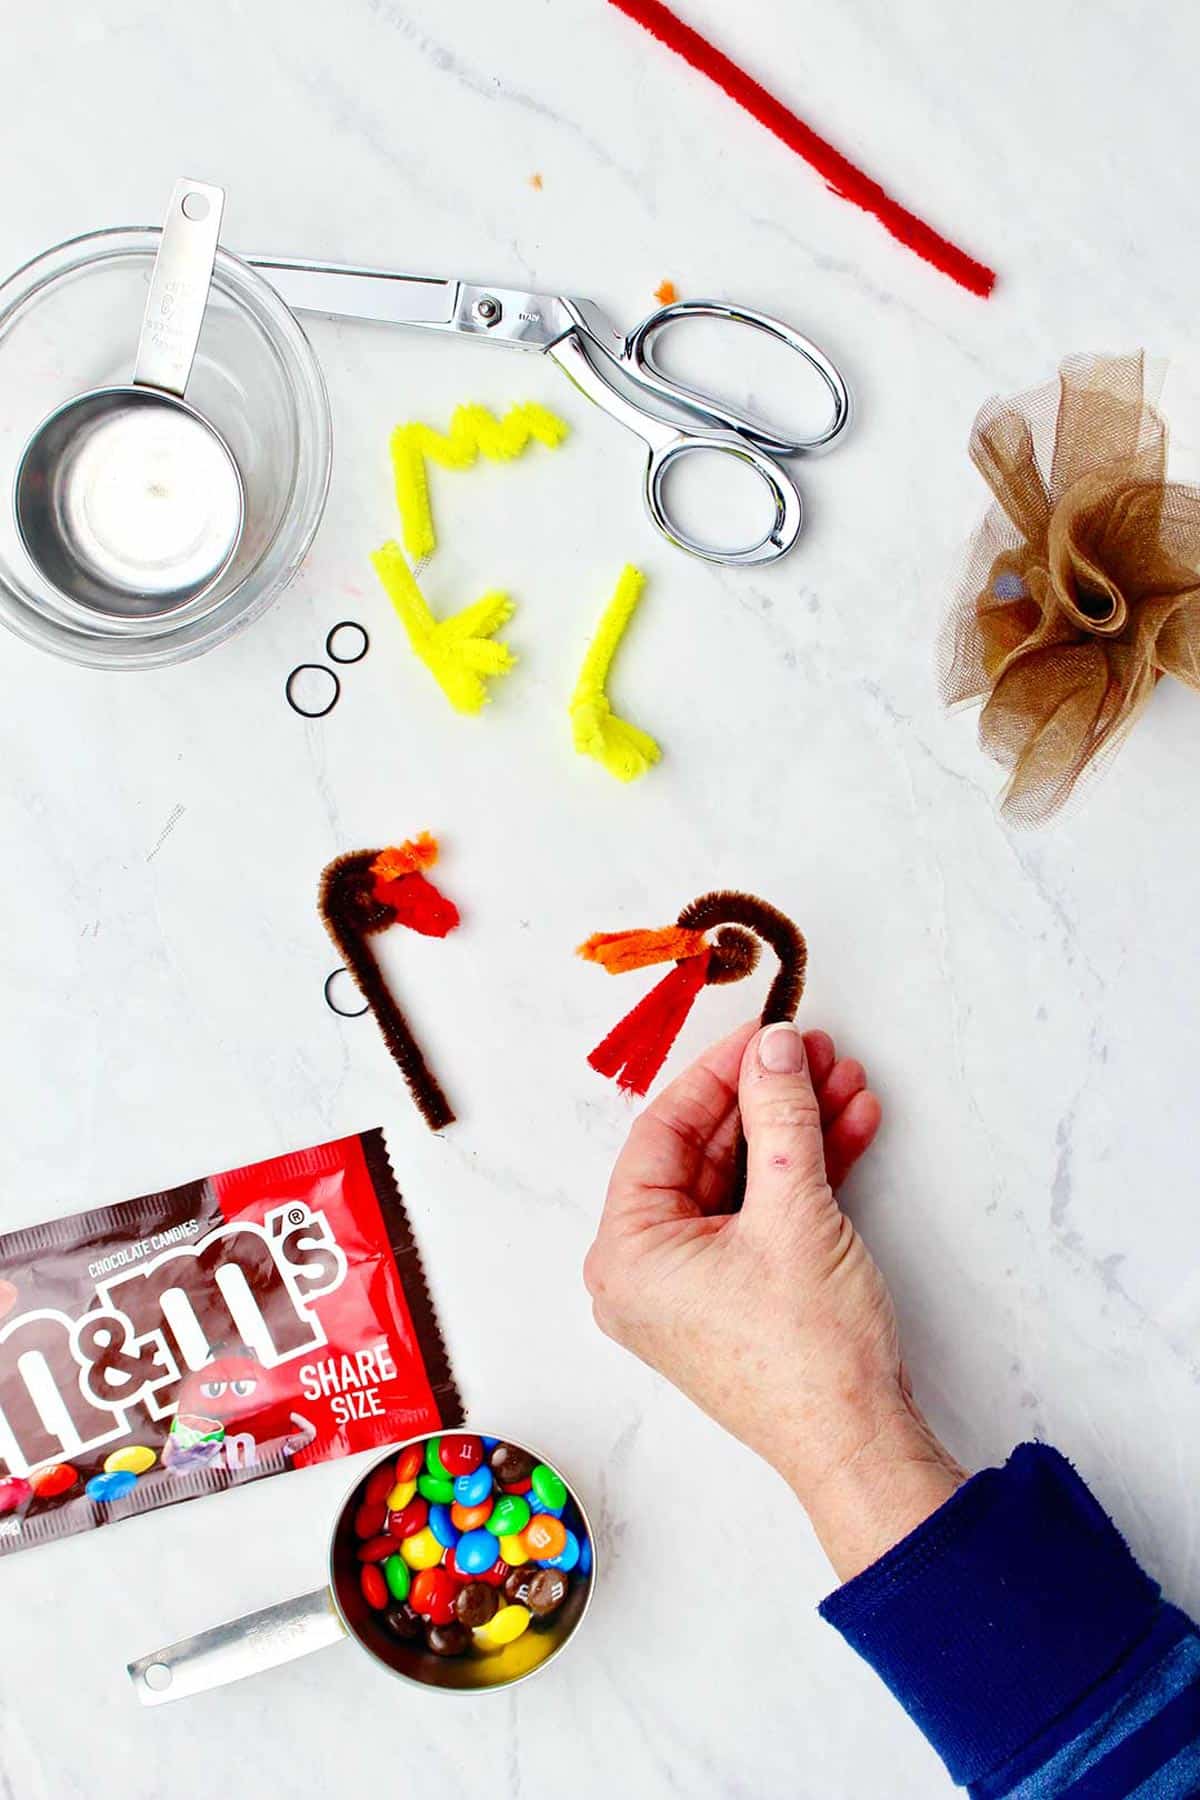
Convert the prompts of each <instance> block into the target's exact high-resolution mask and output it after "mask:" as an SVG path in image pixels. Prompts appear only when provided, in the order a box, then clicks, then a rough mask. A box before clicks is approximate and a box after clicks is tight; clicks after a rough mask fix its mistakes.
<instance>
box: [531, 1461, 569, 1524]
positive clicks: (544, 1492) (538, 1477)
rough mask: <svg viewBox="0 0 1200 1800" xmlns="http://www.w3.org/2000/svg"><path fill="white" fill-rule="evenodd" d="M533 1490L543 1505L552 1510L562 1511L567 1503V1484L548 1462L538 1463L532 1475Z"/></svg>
mask: <svg viewBox="0 0 1200 1800" xmlns="http://www.w3.org/2000/svg"><path fill="white" fill-rule="evenodd" d="M529 1479H530V1481H531V1483H532V1485H533V1491H534V1493H535V1494H536V1495H537V1497H538V1499H539V1500H540V1501H541V1503H542V1505H543V1506H544V1507H546V1508H547V1509H548V1510H549V1511H552V1512H561V1511H562V1509H563V1507H564V1506H565V1505H566V1504H567V1484H566V1482H565V1481H564V1480H563V1478H562V1476H561V1475H559V1474H557V1473H556V1472H555V1471H554V1470H553V1469H552V1468H550V1466H549V1465H548V1464H547V1463H538V1465H537V1467H536V1468H535V1469H534V1471H533V1473H532V1475H531V1476H530V1478H529Z"/></svg>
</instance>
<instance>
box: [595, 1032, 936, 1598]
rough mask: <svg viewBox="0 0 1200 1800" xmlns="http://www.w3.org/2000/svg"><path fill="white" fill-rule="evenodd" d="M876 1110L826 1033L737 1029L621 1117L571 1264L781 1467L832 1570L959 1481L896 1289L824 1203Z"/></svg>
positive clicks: (603, 1308)
mask: <svg viewBox="0 0 1200 1800" xmlns="http://www.w3.org/2000/svg"><path fill="white" fill-rule="evenodd" d="M880 1116H881V1109H880V1104H879V1101H878V1099H877V1098H876V1097H875V1095H874V1094H872V1093H871V1092H870V1090H869V1089H868V1087H867V1083H866V1075H865V1073H864V1071H863V1069H862V1066H861V1064H859V1063H857V1062H853V1061H847V1060H843V1061H839V1060H838V1058H837V1053H836V1050H835V1048H834V1044H833V1041H832V1039H831V1038H830V1037H828V1036H827V1034H826V1033H825V1032H822V1031H811V1032H808V1033H806V1034H804V1036H803V1037H802V1036H801V1034H800V1033H799V1032H798V1031H797V1030H796V1029H795V1027H794V1026H791V1025H773V1026H769V1027H768V1028H767V1029H766V1030H765V1031H762V1032H758V1031H755V1030H754V1029H753V1027H750V1026H745V1027H743V1028H742V1029H741V1030H740V1031H737V1032H735V1033H734V1034H733V1035H732V1037H729V1038H726V1039H725V1041H724V1042H723V1043H721V1044H718V1045H716V1046H715V1048H714V1049H712V1050H710V1051H709V1052H708V1053H707V1054H706V1055H704V1056H702V1057H701V1058H700V1059H699V1061H698V1062H696V1063H694V1064H693V1066H692V1067H691V1068H690V1069H688V1070H687V1071H686V1072H685V1073H684V1074H683V1075H681V1076H679V1077H678V1079H677V1080H676V1081H674V1082H673V1083H672V1084H671V1086H670V1087H668V1088H667V1089H666V1090H665V1091H664V1092H663V1093H662V1094H661V1095H660V1096H659V1098H658V1099H657V1100H655V1101H654V1102H653V1104H652V1105H650V1106H649V1107H647V1108H646V1110H645V1111H644V1112H643V1113H642V1114H641V1116H640V1117H639V1118H638V1119H637V1120H636V1122H635V1123H634V1125H633V1128H632V1130H631V1131H630V1134H629V1138H628V1141H627V1143H626V1145H625V1148H624V1150H623V1151H622V1152H621V1155H620V1157H619V1158H618V1160H617V1165H616V1167H615V1169H614V1170H613V1175H612V1180H611V1182H610V1184H609V1190H608V1199H607V1201H606V1204H605V1209H604V1216H603V1218H602V1219H601V1222H600V1227H599V1230H598V1232H597V1235H596V1240H595V1242H594V1243H593V1245H592V1247H591V1250H590V1251H589V1252H588V1256H587V1260H586V1263H585V1265H584V1279H585V1281H586V1283H587V1286H588V1290H589V1292H590V1293H591V1295H592V1297H593V1303H594V1305H593V1310H594V1312H595V1316H596V1322H597V1323H598V1324H599V1326H600V1328H601V1330H603V1331H604V1332H606V1333H607V1334H608V1336H610V1337H612V1338H615V1339H616V1340H617V1342H618V1343H621V1344H623V1345H624V1346H625V1347H626V1348H627V1349H629V1350H632V1351H633V1352H634V1354H635V1355H637V1356H639V1357H641V1359H642V1360H643V1362H647V1363H649V1364H650V1365H651V1366H652V1367H653V1368H656V1369H658V1370H659V1371H660V1372H661V1373H662V1374H663V1375H665V1376H666V1377H667V1379H668V1380H669V1381H672V1382H674V1384H675V1386H676V1387H678V1388H680V1389H681V1390H682V1391H683V1392H684V1393H685V1394H687V1395H688V1396H689V1397H690V1398H691V1399H693V1400H694V1401H695V1402H696V1404H697V1405H698V1406H701V1407H703V1409H704V1411H705V1412H707V1413H708V1414H709V1415H710V1416H711V1417H712V1418H714V1419H716V1420H717V1422H718V1423H719V1424H721V1425H724V1426H725V1428H726V1429H727V1430H728V1431H731V1432H733V1434H734V1435H735V1436H736V1437H739V1438H741V1440H742V1441H743V1442H744V1443H746V1444H748V1445H749V1446H750V1447H751V1449H753V1450H756V1451H758V1453H759V1454H760V1455H761V1456H764V1457H765V1458H766V1459H767V1461H768V1462H770V1463H772V1464H773V1465H774V1467H775V1468H777V1469H778V1470H779V1472H780V1474H781V1475H782V1476H783V1477H784V1479H785V1480H786V1481H787V1482H788V1483H789V1484H790V1486H791V1487H792V1488H793V1489H794V1491H795V1493H796V1494H797V1496H798V1497H799V1499H800V1501H801V1503H802V1505H803V1506H804V1507H805V1509H806V1510H807V1512H808V1514H809V1516H810V1518H811V1519H812V1522H813V1525H814V1528H815V1529H816V1531H817V1534H818V1536H819V1537H820V1539H821V1541H822V1543H823V1544H824V1546H825V1549H826V1551H827V1553H828V1555H829V1557H830V1560H831V1562H832V1563H833V1565H834V1567H835V1569H836V1570H837V1572H838V1574H839V1576H840V1577H841V1578H842V1579H843V1580H846V1579H848V1578H849V1577H850V1576H851V1575H854V1574H856V1573H858V1571H859V1570H860V1569H862V1568H865V1567H866V1566H867V1564H868V1563H870V1562H873V1561H875V1560H876V1559H877V1558H878V1557H879V1556H880V1555H882V1554H883V1552H884V1550H886V1549H888V1548H890V1546H891V1545H892V1544H894V1543H896V1542H898V1540H899V1539H900V1538H901V1537H903V1536H904V1535H905V1534H906V1533H907V1532H908V1531H911V1530H912V1529H914V1527H915V1526H916V1525H918V1524H919V1523H920V1521H921V1520H922V1519H923V1518H926V1517H927V1516H928V1515H929V1513H931V1512H933V1511H934V1510H935V1509H936V1507H938V1506H940V1505H941V1503H942V1501H943V1500H945V1499H947V1498H948V1497H949V1495H950V1494H951V1493H952V1492H953V1491H954V1489H955V1487H957V1486H958V1484H959V1483H960V1482H961V1481H962V1480H963V1479H964V1476H963V1472H962V1470H961V1469H959V1468H958V1467H957V1465H956V1464H955V1463H954V1462H953V1461H952V1460H951V1458H950V1457H949V1456H948V1455H947V1453H946V1452H945V1451H944V1450H943V1449H942V1447H941V1445H940V1444H939V1443H938V1442H937V1440H936V1438H934V1436H933V1434H932V1432H931V1431H930V1430H929V1427H928V1426H927V1425H926V1423H925V1421H924V1420H923V1419H922V1418H921V1416H920V1414H919V1412H918V1411H917V1409H916V1407H915V1406H914V1404H913V1401H912V1395H911V1391H910V1389H909V1385H908V1380H907V1376H906V1374H905V1371H904V1367H903V1364H902V1361H901V1356H900V1344H899V1337H898V1333H897V1328H896V1317H895V1313H894V1311H893V1308H892V1302H891V1296H890V1295H889V1293H888V1290H887V1287H886V1285H885V1283H884V1280H883V1277H882V1276H881V1275H880V1273H879V1270H878V1269H877V1268H876V1266H875V1264H874V1262H873V1261H872V1260H871V1256H870V1254H869V1252H868V1251H867V1249H866V1246H865V1245H864V1243H863V1241H862V1239H861V1238H860V1237H859V1235H858V1233H857V1231H856V1230H855V1228H854V1226H853V1224H852V1223H851V1221H850V1220H849V1219H848V1218H847V1217H846V1215H845V1213H843V1212H842V1210H841V1208H840V1207H839V1205H838V1203H837V1201H836V1200H835V1199H834V1195H833V1189H834V1187H835V1186H837V1185H839V1184H840V1182H841V1181H842V1180H843V1179H844V1177H845V1176H846V1175H847V1174H848V1172H849V1171H850V1169H851V1168H852V1167H853V1166H854V1164H855V1162H856V1161H857V1160H858V1158H859V1157H860V1156H861V1155H862V1154H863V1152H864V1151H865V1150H866V1149H868V1148H869V1146H870V1144H871V1142H872V1140H873V1139H874V1137H875V1133H876V1131H877V1130H878V1127H879V1121H880ZM742 1130H744V1132H745V1136H746V1144H747V1165H746V1169H747V1173H746V1195H745V1201H744V1203H743V1206H742V1209H741V1211H740V1212H737V1213H729V1212H727V1211H725V1210H724V1208H725V1207H726V1206H727V1204H728V1202H729V1199H730V1196H731V1192H732V1185H733V1178H734V1173H735V1167H736V1162H737V1149H738V1143H739V1137H740V1134H741V1132H742Z"/></svg>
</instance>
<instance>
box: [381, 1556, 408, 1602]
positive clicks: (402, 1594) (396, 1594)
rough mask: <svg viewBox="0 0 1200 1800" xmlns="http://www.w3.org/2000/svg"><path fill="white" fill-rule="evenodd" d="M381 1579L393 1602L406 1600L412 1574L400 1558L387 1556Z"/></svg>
mask: <svg viewBox="0 0 1200 1800" xmlns="http://www.w3.org/2000/svg"><path fill="white" fill-rule="evenodd" d="M383 1579H384V1580H385V1581H386V1582H387V1584H388V1593H389V1594H390V1595H391V1596H392V1599H393V1600H407V1599H408V1589H409V1584H410V1583H411V1581H412V1574H411V1572H410V1570H409V1566H408V1564H407V1563H406V1562H405V1560H404V1558H403V1557H402V1556H398V1555H397V1556H389V1557H388V1558H387V1560H386V1562H385V1563H384V1565H383Z"/></svg>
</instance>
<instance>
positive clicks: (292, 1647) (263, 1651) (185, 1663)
mask: <svg viewBox="0 0 1200 1800" xmlns="http://www.w3.org/2000/svg"><path fill="white" fill-rule="evenodd" d="M345 1635H346V1627H345V1626H344V1625H343V1624H342V1621H341V1619H340V1617H339V1616H338V1613H337V1611H336V1610H335V1608H334V1604H333V1596H332V1594H331V1593H330V1592H329V1589H328V1588H317V1590H316V1591H315V1593H312V1594H299V1595H298V1596H297V1597H296V1599H294V1600H281V1601H280V1603H279V1605H278V1606H265V1607H263V1609H262V1611H261V1612H253V1613H247V1614H246V1616H245V1617H244V1618H242V1619H231V1620H230V1621H229V1623H228V1624H226V1625H214V1626H213V1628H212V1630H211V1631H201V1632H199V1633H197V1635H196V1636H195V1637H189V1638H180V1640H179V1642H178V1643H177V1644H168V1645H166V1647H165V1648H164V1649H162V1650H155V1651H154V1652H153V1653H152V1654H151V1655H150V1656H140V1657H139V1658H138V1660H137V1662H131V1663H130V1664H129V1679H130V1681H132V1683H133V1685H134V1688H135V1690H136V1692H137V1697H138V1699H139V1700H140V1701H141V1703H142V1705H143V1706H163V1705H165V1704H166V1702H167V1701H168V1700H184V1699H186V1698H187V1697H188V1695H189V1694H202V1693H204V1691H205V1690H206V1689H207V1688H215V1687H224V1686H225V1684H226V1682H229V1681H240V1680H241V1678H242V1676H243V1675H257V1674H258V1673H259V1671H260V1670H262V1669H274V1668H277V1667H278V1665H279V1664H280V1663H285V1662H291V1661H292V1660H293V1658H295V1657H297V1656H306V1655H307V1654H308V1652H309V1651H310V1650H323V1649H324V1648H325V1646H326V1645H327V1644H336V1643H337V1642H338V1640H339V1639H340V1638H344V1637H345Z"/></svg>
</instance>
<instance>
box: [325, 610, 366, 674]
mask: <svg viewBox="0 0 1200 1800" xmlns="http://www.w3.org/2000/svg"><path fill="white" fill-rule="evenodd" d="M339 631H359V632H361V633H362V649H361V650H360V651H359V653H358V655H357V656H339V655H338V654H337V652H336V651H335V650H334V647H333V640H334V638H335V637H336V636H337V634H338V632H339ZM370 648H371V640H370V638H369V637H368V636H367V628H366V626H365V625H360V624H359V622H358V620H357V619H339V620H338V622H337V624H336V625H331V626H330V628H329V636H328V637H327V638H326V639H325V654H326V656H327V657H328V658H329V660H330V662H335V663H356V662H361V661H362V659H363V657H364V656H365V655H366V654H367V651H368V650H369V649H370Z"/></svg>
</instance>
